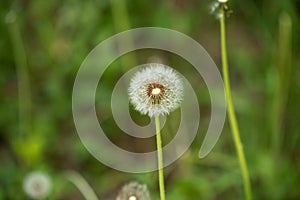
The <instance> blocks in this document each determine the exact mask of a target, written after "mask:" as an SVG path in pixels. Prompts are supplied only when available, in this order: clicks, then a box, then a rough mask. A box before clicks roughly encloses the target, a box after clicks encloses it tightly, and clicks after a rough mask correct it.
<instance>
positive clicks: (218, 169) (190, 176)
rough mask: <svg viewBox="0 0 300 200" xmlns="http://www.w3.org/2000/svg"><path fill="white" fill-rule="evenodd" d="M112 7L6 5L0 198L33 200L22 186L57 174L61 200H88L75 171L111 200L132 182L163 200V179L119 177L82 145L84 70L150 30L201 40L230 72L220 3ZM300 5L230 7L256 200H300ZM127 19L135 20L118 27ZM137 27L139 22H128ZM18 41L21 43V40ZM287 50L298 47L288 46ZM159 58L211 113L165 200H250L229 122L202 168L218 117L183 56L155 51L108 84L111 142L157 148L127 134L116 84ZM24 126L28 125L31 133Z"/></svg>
mask: <svg viewBox="0 0 300 200" xmlns="http://www.w3.org/2000/svg"><path fill="white" fill-rule="evenodd" d="M111 2H113V0H112V1H108V0H105V1H104V0H103V1H102V0H101V1H92V0H88V1H78V0H76V1H70V0H67V1H58V0H54V1H37V0H28V1H15V2H13V3H12V2H11V1H7V0H6V1H2V2H1V6H0V19H1V22H0V65H1V67H0V88H1V92H0V199H26V196H25V194H24V193H23V192H22V191H23V190H22V181H23V178H24V177H25V175H26V174H27V173H28V172H30V171H32V170H39V169H40V170H43V171H46V172H48V173H49V174H50V176H51V178H52V179H53V181H54V185H55V186H54V188H53V193H52V195H51V198H53V199H80V198H82V196H81V194H80V193H79V192H78V190H77V189H76V188H74V186H73V185H71V184H70V183H68V182H67V180H66V179H65V177H64V175H62V174H63V172H64V171H65V170H69V169H70V170H75V171H78V172H79V173H80V174H82V175H83V177H85V178H86V179H87V181H88V182H89V184H90V185H91V186H92V187H93V188H94V190H95V192H96V194H97V195H98V196H99V198H100V199H109V198H113V197H114V196H115V194H116V193H117V192H118V190H119V189H120V187H121V186H122V185H123V184H124V183H126V182H127V181H132V180H137V181H139V182H141V183H146V184H147V185H148V188H149V190H150V192H151V195H152V197H153V199H158V196H159V192H158V191H159V190H158V185H157V183H158V179H157V177H156V173H146V174H127V173H121V172H117V171H114V170H112V169H110V168H108V167H106V166H105V165H103V164H102V163H100V162H98V161H97V160H96V159H95V158H93V157H92V156H91V154H89V153H88V151H87V150H86V149H85V148H84V146H83V144H82V143H81V142H80V139H79V137H78V135H77V133H76V129H75V126H74V123H73V118H72V99H71V98H72V87H73V82H74V79H75V76H76V73H77V70H78V69H79V67H80V65H81V63H82V61H83V60H84V58H85V57H86V56H87V54H88V53H89V52H90V51H91V50H92V49H93V48H94V47H95V46H96V45H97V44H98V43H99V42H101V41H103V40H105V39H106V38H108V37H110V36H112V35H113V34H115V33H118V32H119V31H121V30H125V29H126V28H128V29H129V28H135V27H141V26H159V27H166V28H171V29H174V30H178V31H181V32H183V33H185V34H187V35H189V36H191V37H192V38H194V39H195V40H197V41H198V42H199V43H200V44H202V45H203V46H204V48H206V49H207V51H208V52H209V53H210V54H211V56H212V58H213V59H214V60H215V62H216V63H217V65H218V66H219V69H221V65H220V63H221V60H220V45H219V23H218V21H217V20H215V19H214V16H212V15H210V14H209V9H208V8H209V5H210V3H211V2H209V1H200V0H199V1H196V0H194V1H183V0H178V1H175V0H174V1H171V0H169V1H158V0H156V1H146V0H130V1H129V0H127V1H124V6H125V11H126V13H127V14H126V13H125V14H126V15H127V17H124V13H122V12H121V13H117V14H116V10H113V9H117V8H116V6H114V7H113V6H111V5H112V4H111ZM114 2H115V4H118V1H114ZM297 2H298V1H291V0H286V1H279V0H277V1H272V3H270V1H254V0H249V1H234V0H232V1H229V7H230V9H232V10H233V13H232V14H231V16H230V17H229V18H228V19H227V23H228V27H227V39H228V56H229V65H230V77H231V86H232V92H233V94H232V95H233V102H234V104H235V108H236V113H237V120H238V122H239V128H240V132H241V140H242V142H243V145H244V151H245V156H246V159H247V163H248V168H249V173H250V177H251V183H252V190H253V196H254V199H299V198H300V191H299V187H300V177H299V174H300V170H299V169H300V160H299V152H300V146H299V143H300V137H299V129H300V127H299V126H300V125H299V119H300V113H299V110H300V104H299V102H300V92H299V88H300V80H299V78H298V77H299V76H300V71H299V67H298V66H299V64H300V57H299V56H298V54H299V51H300V49H299V48H300V46H299V45H297V44H299V41H300V37H299V34H298V33H299V31H300V30H299V29H300V28H299V24H300V23H299V22H300V20H299V12H300V10H299V2H298V3H297ZM118 9H120V7H118ZM11 10H12V11H13V12H15V15H16V20H15V21H14V22H12V23H13V24H14V26H16V27H17V29H13V30H12V23H11V22H10V23H6V22H7V19H6V18H7V14H8V13H9V11H11ZM121 11H122V8H121ZM123 11H124V10H123ZM283 12H284V13H285V14H286V15H288V16H289V17H290V19H291V23H292V29H291V34H292V35H291V36H292V37H291V38H288V39H287V38H280V37H288V36H285V35H286V33H284V34H280V31H279V30H280V28H279V19H280V17H281V16H282V13H283ZM114 13H115V14H114ZM116 16H118V17H124V18H123V19H122V20H121V21H119V19H118V18H116ZM126 19H127V20H128V22H124V20H125V21H126ZM5 21H6V22H5ZM124 23H128V24H127V26H128V27H126V26H125V27H124ZM125 25H126V24H125ZM12 31H19V33H18V34H16V35H14V36H13V33H12ZM15 33H16V32H15ZM18 35H19V38H18V40H19V41H18V42H19V43H17V45H18V44H19V45H20V42H21V44H22V45H23V47H24V52H23V53H24V55H25V61H24V60H22V59H21V61H20V60H18V55H19V54H20V52H16V47H17V46H16V44H15V42H16V41H15V40H16V37H18ZM282 41H284V42H291V45H290V46H289V45H284V44H283V45H282V43H281V42H282ZM280 48H281V49H280ZM282 48H283V49H282ZM282 51H284V52H285V53H286V52H288V55H286V54H285V55H284V56H285V57H283V58H280V56H279V55H278V53H280V52H282ZM21 54H22V52H21ZM19 56H20V55H19ZM151 56H157V57H159V58H160V59H162V60H164V62H165V63H166V64H168V65H170V66H173V67H174V68H176V69H177V70H178V71H180V72H181V73H182V74H184V75H185V76H186V77H187V79H189V80H190V82H191V84H192V85H193V86H194V87H195V88H196V92H197V95H198V98H199V102H200V108H201V122H200V130H199V134H198V136H197V138H196V140H195V141H194V143H193V145H192V146H191V148H190V150H189V151H188V152H186V153H185V154H184V156H183V157H182V158H181V159H180V160H178V161H176V162H175V163H174V164H172V165H171V166H169V167H167V169H166V171H165V177H166V181H165V183H166V198H167V199H172V200H177V199H178V200H182V199H189V200H194V199H195V200H198V199H242V198H243V187H242V178H241V174H240V172H239V166H238V162H237V157H236V153H235V151H234V146H233V142H232V138H231V135H230V129H229V128H228V124H227V123H226V125H225V127H224V130H223V133H222V135H221V137H220V140H219V141H218V143H217V145H216V146H215V148H214V150H213V152H212V153H211V154H210V155H209V156H207V157H206V158H204V159H202V160H199V159H198V157H197V156H198V150H199V148H200V145H201V143H202V139H203V133H204V132H205V130H206V128H207V126H208V121H209V119H210V114H209V112H210V101H209V96H208V93H207V89H206V87H205V84H204V83H203V80H202V79H201V77H200V76H195V75H194V74H195V72H194V71H193V70H194V69H192V67H191V66H190V64H189V63H187V62H186V61H185V60H183V59H182V58H180V57H178V56H176V55H173V54H171V53H168V52H162V51H156V50H145V51H137V52H135V53H132V54H131V53H130V54H126V55H124V56H122V58H120V59H118V60H116V61H115V62H114V63H112V65H111V66H110V67H109V69H108V70H107V71H106V72H105V73H104V76H103V77H102V79H101V86H102V87H101V88H100V87H99V90H98V91H97V103H96V104H97V105H96V106H97V113H103V115H101V117H99V121H100V123H101V124H103V126H104V127H105V129H106V130H109V133H108V134H107V135H108V137H109V138H110V139H111V140H112V141H114V142H115V143H117V144H118V145H120V146H122V147H124V148H128V149H130V150H133V151H137V152H144V151H151V150H153V148H155V147H153V144H155V143H154V138H150V139H149V140H148V139H147V141H142V140H141V139H134V140H133V139H132V138H131V137H128V136H126V134H124V133H122V131H121V130H119V128H118V127H117V126H116V124H115V122H114V120H113V119H112V114H111V110H110V108H109V106H110V96H111V93H112V89H113V87H114V84H115V83H116V81H117V80H118V77H120V76H121V75H122V73H123V71H124V70H128V69H130V68H131V66H126V63H134V62H133V61H135V60H136V63H137V64H142V63H146V62H147V61H148V60H149V57H151ZM19 65H21V67H22V68H20V66H19ZM279 65H280V66H279ZM132 67H133V66H132ZM20 69H21V71H20ZM22 70H23V71H22ZM284 70H291V71H284ZM24 73H25V74H24ZM26 74H27V75H26ZM24 76H25V84H26V76H28V78H29V82H28V84H29V90H30V91H29V92H30V94H29V93H25V95H23V96H22V95H21V97H22V98H23V99H20V98H19V97H20V91H18V89H19V88H20V85H18V84H20V79H22V77H23V78H24ZM278 83H281V85H280V84H278ZM282 85H284V87H281V86H282ZM22 87H25V86H24V85H23V86H22ZM279 87H280V88H279ZM23 92H24V91H23ZM28 94H29V95H28ZM28 96H29V97H28ZM24 98H27V99H24ZM27 101H30V103H31V106H30V110H27V111H26V109H25V113H26V115H25V117H24V116H23V117H20V108H21V107H22V105H24V102H25V103H26V102H27ZM22 102H23V104H22ZM282 104H284V105H282ZM273 109H278V110H275V111H274V110H273ZM21 110H22V109H21ZM132 115H133V118H134V116H136V115H138V113H135V112H134V111H132ZM179 115H180V113H179V112H175V113H173V114H172V115H171V116H170V118H171V119H172V118H173V119H178V116H179ZM142 119H143V121H148V119H147V118H142ZM24 120H25V122H26V126H21V125H20V124H22V123H23V122H24ZM278 120H279V122H278ZM277 122H278V123H280V124H278V123H277ZM141 123H143V122H141ZM166 123H167V124H166V127H165V128H164V130H165V131H166V132H168V131H169V130H172V131H173V130H176V128H177V126H178V125H177V124H172V123H171V122H170V121H167V122H166ZM22 127H25V128H22ZM21 128H22V130H21ZM164 130H163V131H164ZM174 134H175V133H166V134H165V135H164V134H163V139H164V141H169V140H171V139H172V138H170V137H173V135H174ZM201 134H202V135H201Z"/></svg>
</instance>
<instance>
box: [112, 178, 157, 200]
mask: <svg viewBox="0 0 300 200" xmlns="http://www.w3.org/2000/svg"><path fill="white" fill-rule="evenodd" d="M116 200H151V198H150V194H149V191H148V188H147V185H141V184H138V183H136V182H131V183H128V184H126V185H124V186H123V188H122V189H121V190H120V192H119V195H118V196H117V198H116Z"/></svg>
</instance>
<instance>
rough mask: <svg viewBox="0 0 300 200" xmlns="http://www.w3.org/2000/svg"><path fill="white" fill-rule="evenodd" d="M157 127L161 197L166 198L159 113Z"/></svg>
mask: <svg viewBox="0 0 300 200" xmlns="http://www.w3.org/2000/svg"><path fill="white" fill-rule="evenodd" d="M155 127H156V145H157V157H158V176H159V191H160V199H161V200H165V199H166V197H165V185H164V168H163V153H162V141H161V134H160V122H159V115H155Z"/></svg>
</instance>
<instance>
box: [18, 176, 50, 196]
mask: <svg viewBox="0 0 300 200" xmlns="http://www.w3.org/2000/svg"><path fill="white" fill-rule="evenodd" d="M51 188H52V183H51V180H50V178H49V176H48V175H47V174H45V173H43V172H39V171H34V172H31V173H29V174H28V175H27V176H26V177H25V179H24V181H23V190H24V192H25V193H26V194H27V195H28V196H29V197H30V198H32V199H43V198H45V197H47V196H48V195H49V193H50V191H51Z"/></svg>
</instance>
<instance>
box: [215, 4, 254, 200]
mask: <svg viewBox="0 0 300 200" xmlns="http://www.w3.org/2000/svg"><path fill="white" fill-rule="evenodd" d="M224 9H225V8H224V7H222V8H221V10H220V12H221V17H220V28H221V51H222V65H223V78H224V84H225V93H226V101H227V111H228V117H229V123H230V126H231V132H232V136H233V140H234V144H235V148H236V151H237V154H238V159H239V163H240V168H241V171H242V176H243V181H244V189H245V196H246V199H247V200H250V199H252V193H251V184H250V178H249V173H248V168H247V163H246V159H245V155H244V150H243V145H242V143H241V138H240V133H239V128H238V123H237V120H236V116H235V111H234V106H233V102H232V96H231V89H230V79H229V72H228V60H227V50H226V32H225V10H224Z"/></svg>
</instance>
